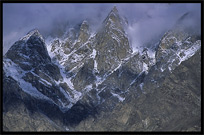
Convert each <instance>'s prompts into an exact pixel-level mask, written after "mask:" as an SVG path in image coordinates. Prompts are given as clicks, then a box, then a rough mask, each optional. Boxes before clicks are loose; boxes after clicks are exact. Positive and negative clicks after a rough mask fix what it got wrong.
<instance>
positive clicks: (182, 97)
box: [3, 7, 201, 131]
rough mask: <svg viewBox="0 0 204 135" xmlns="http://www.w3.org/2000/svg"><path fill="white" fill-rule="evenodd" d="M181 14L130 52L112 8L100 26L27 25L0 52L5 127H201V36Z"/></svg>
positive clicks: (124, 26) (122, 24) (122, 21)
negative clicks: (150, 43) (42, 28)
mask: <svg viewBox="0 0 204 135" xmlns="http://www.w3.org/2000/svg"><path fill="white" fill-rule="evenodd" d="M186 17H188V14H186V15H184V16H182V17H181V18H180V19H179V20H178V22H177V23H176V24H175V26H174V27H173V28H172V29H170V30H169V31H167V32H166V33H165V34H164V35H163V37H162V38H161V39H160V41H159V42H158V45H157V46H156V47H155V48H156V49H155V50H152V48H143V51H142V52H139V51H138V52H134V53H133V51H132V48H131V45H130V43H129V40H128V34H127V32H126V29H127V27H128V22H127V20H126V19H124V17H122V16H121V15H120V14H119V12H118V10H117V8H116V7H114V8H113V9H112V10H111V11H110V13H109V14H108V16H107V17H106V18H105V19H104V21H103V22H102V24H101V27H100V28H99V29H98V30H97V31H92V30H91V27H90V25H89V22H88V21H87V20H84V21H83V22H81V24H80V25H79V28H78V27H73V28H67V30H65V32H64V33H61V34H60V36H58V37H55V38H51V37H48V38H46V39H44V38H43V36H42V35H41V34H40V32H39V31H38V30H36V29H35V30H32V31H30V32H29V33H28V34H27V35H25V36H24V37H22V38H21V39H20V40H18V41H17V42H15V43H14V44H13V45H12V47H11V48H10V49H9V50H8V52H7V53H6V54H5V56H4V57H3V130H5V131H174V130H176V131H200V130H201V123H200V119H201V110H200V107H201V50H200V48H201V40H200V36H199V34H197V33H195V32H194V31H193V29H190V28H189V27H188V26H185V27H183V23H181V22H183V21H182V20H183V19H186ZM181 26H182V27H181ZM57 32H58V31H57ZM53 34H54V33H53ZM56 34H57V33H56ZM54 35H55V34H54Z"/></svg>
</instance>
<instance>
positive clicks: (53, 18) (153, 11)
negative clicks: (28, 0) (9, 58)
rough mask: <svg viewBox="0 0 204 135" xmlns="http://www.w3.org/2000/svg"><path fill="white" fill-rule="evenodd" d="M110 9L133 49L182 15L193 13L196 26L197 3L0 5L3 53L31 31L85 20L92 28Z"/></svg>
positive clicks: (42, 30)
mask: <svg viewBox="0 0 204 135" xmlns="http://www.w3.org/2000/svg"><path fill="white" fill-rule="evenodd" d="M113 6H117V8H118V10H119V13H120V14H121V15H122V16H125V17H126V18H127V20H128V22H129V25H130V26H129V28H128V29H127V31H128V34H130V38H131V41H132V44H133V46H134V47H135V46H140V45H142V44H143V43H144V42H145V41H147V40H149V39H151V38H152V37H153V36H155V35H158V34H159V33H161V31H164V30H167V29H169V28H170V27H171V26H172V25H173V24H174V23H175V21H176V20H177V19H178V18H179V17H180V16H181V15H183V14H184V13H186V12H188V11H190V12H193V13H194V14H195V16H194V18H192V20H193V21H192V22H193V23H195V24H196V23H198V24H199V23H200V17H201V15H200V10H201V7H200V4H196V3H192V4H191V3H186V4H185V3H183V4H159V3H158V4H150V3H144V4H143V3H135V4H134V3H127V4H126V3H108V4H93V3H92V4H91V3H86V4H84V3H80V4H73V3H65V4H57V3H45V4H43V3H39V4H37V3H36V4H23V3H13V4H12V3H4V4H3V51H4V54H5V53H6V51H7V50H8V49H9V48H10V47H11V45H12V44H13V43H14V42H15V41H17V40H18V39H19V38H21V37H22V36H24V35H25V34H26V33H27V32H28V31H30V30H31V29H33V28H37V29H39V30H40V32H41V33H42V35H44V36H45V35H46V34H48V33H49V32H50V31H51V30H52V29H53V28H54V27H56V24H60V23H63V22H69V24H70V25H72V24H73V25H74V24H77V23H80V22H81V21H82V20H84V19H89V20H90V21H91V23H92V26H95V27H97V26H98V25H100V24H101V22H102V21H103V20H104V18H105V17H106V16H107V14H108V13H109V12H110V10H111V9H112V8H113Z"/></svg>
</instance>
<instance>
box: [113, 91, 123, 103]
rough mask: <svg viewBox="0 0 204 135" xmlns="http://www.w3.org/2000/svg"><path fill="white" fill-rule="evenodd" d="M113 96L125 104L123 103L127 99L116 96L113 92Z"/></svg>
mask: <svg viewBox="0 0 204 135" xmlns="http://www.w3.org/2000/svg"><path fill="white" fill-rule="evenodd" d="M111 94H112V95H113V96H114V97H117V98H118V99H119V101H120V102H123V101H124V100H125V98H123V97H121V96H120V95H118V94H115V93H113V92H111Z"/></svg>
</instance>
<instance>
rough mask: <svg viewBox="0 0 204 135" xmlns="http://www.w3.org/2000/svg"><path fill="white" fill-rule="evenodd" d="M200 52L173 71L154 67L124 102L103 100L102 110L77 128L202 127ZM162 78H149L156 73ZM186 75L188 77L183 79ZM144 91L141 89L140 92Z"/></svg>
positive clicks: (177, 128)
mask: <svg viewBox="0 0 204 135" xmlns="http://www.w3.org/2000/svg"><path fill="white" fill-rule="evenodd" d="M200 60H201V52H200V50H199V51H198V52H196V54H195V55H194V56H193V57H191V58H189V59H188V60H186V61H184V62H182V63H181V64H180V65H179V66H178V67H176V68H175V69H174V70H173V71H172V73H171V74H168V75H167V74H165V73H164V72H161V71H158V70H157V69H155V68H153V69H152V71H151V74H148V75H147V76H146V77H145V78H144V81H143V82H142V83H140V82H136V83H134V84H133V85H132V86H131V88H130V89H129V92H128V93H126V95H125V100H124V101H123V102H117V104H115V107H113V108H111V107H110V106H109V107H107V105H108V103H109V104H110V103H113V101H114V97H112V99H111V100H109V102H108V103H107V102H104V103H102V104H101V106H100V108H106V109H100V111H99V112H100V113H99V114H98V115H97V116H96V117H89V118H88V119H86V120H84V121H81V122H80V124H79V125H78V126H76V128H75V129H74V130H76V131H200V130H201V123H200V122H201V121H200V120H201V91H200V90H201V85H200V84H201V76H200V74H201V73H200V72H201V63H200ZM158 74H159V76H161V77H162V78H161V79H160V80H157V81H154V80H152V81H150V80H149V78H154V76H155V75H158ZM184 78H185V79H184ZM140 91H142V92H140Z"/></svg>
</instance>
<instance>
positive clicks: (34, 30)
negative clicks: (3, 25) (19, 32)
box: [20, 29, 44, 41]
mask: <svg viewBox="0 0 204 135" xmlns="http://www.w3.org/2000/svg"><path fill="white" fill-rule="evenodd" d="M31 36H36V37H39V38H40V39H41V40H42V41H44V38H43V37H42V35H41V34H40V32H39V30H38V29H33V30H31V31H29V32H28V33H27V34H26V35H25V36H24V37H23V38H21V39H20V40H28V39H29V38H30V37H31Z"/></svg>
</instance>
